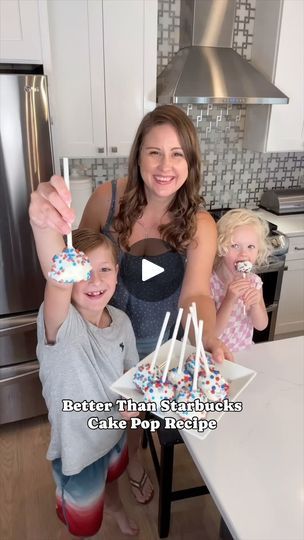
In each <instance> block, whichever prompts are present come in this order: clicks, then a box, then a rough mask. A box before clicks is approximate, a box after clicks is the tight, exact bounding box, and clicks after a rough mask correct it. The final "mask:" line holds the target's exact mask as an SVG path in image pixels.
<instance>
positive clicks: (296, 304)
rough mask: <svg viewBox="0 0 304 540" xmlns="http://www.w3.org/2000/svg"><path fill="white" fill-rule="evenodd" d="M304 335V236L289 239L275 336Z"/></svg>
mask: <svg viewBox="0 0 304 540" xmlns="http://www.w3.org/2000/svg"><path fill="white" fill-rule="evenodd" d="M290 332H303V334H304V236H297V237H291V238H290V246H289V251H288V254H287V257H286V270H285V272H284V275H283V282H282V291H281V297H280V302H279V309H278V317H277V322H276V331H275V335H276V336H278V335H280V334H287V333H290Z"/></svg>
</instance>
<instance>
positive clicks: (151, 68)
mask: <svg viewBox="0 0 304 540" xmlns="http://www.w3.org/2000/svg"><path fill="white" fill-rule="evenodd" d="M48 11H49V27H50V42H51V70H50V73H49V79H50V93H51V94H52V102H53V107H54V113H53V133H54V138H55V149H56V154H57V155H58V157H60V156H63V155H65V156H68V157H109V156H113V157H116V156H127V155H128V154H129V151H130V147H131V144H132V141H133V138H134V135H135V131H136V128H137V126H138V124H139V122H140V120H141V118H142V117H143V115H144V114H145V113H146V112H147V111H148V110H151V109H153V108H154V107H155V99H156V97H155V96H156V54H157V0H115V1H113V0H52V1H51V2H48Z"/></svg>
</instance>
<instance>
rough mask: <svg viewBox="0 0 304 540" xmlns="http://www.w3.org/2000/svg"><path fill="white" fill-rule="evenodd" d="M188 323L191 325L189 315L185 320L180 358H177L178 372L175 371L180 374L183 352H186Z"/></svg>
mask: <svg viewBox="0 0 304 540" xmlns="http://www.w3.org/2000/svg"><path fill="white" fill-rule="evenodd" d="M190 323H191V313H188V315H187V320H186V326H185V332H184V337H183V343H182V348H181V352H180V357H179V363H178V370H177V372H178V373H181V372H182V369H183V362H184V357H185V350H186V345H187V339H188V334H189V328H190Z"/></svg>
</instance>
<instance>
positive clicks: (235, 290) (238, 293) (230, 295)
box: [226, 278, 251, 302]
mask: <svg viewBox="0 0 304 540" xmlns="http://www.w3.org/2000/svg"><path fill="white" fill-rule="evenodd" d="M250 286H251V281H250V279H248V278H245V279H243V278H237V279H235V280H234V281H232V282H231V283H229V285H228V288H227V292H226V298H227V299H228V300H230V301H231V302H236V301H237V300H238V299H239V298H241V297H243V295H244V294H245V292H246V291H247V290H248V289H249V288H250Z"/></svg>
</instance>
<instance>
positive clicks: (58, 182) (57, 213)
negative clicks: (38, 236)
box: [29, 176, 75, 234]
mask: <svg viewBox="0 0 304 540" xmlns="http://www.w3.org/2000/svg"><path fill="white" fill-rule="evenodd" d="M70 203H71V193H70V191H69V190H68V189H67V187H66V185H65V182H64V179H63V178H62V177H61V176H52V178H51V180H50V181H49V182H40V184H39V186H38V188H37V190H36V191H33V193H32V194H31V203H30V207H29V215H30V221H31V223H32V225H34V226H36V227H39V228H40V229H46V228H50V229H54V230H56V231H57V232H59V233H60V234H68V233H69V232H70V231H71V223H73V221H74V219H75V212H74V210H72V209H70V208H69V204H70Z"/></svg>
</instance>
